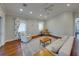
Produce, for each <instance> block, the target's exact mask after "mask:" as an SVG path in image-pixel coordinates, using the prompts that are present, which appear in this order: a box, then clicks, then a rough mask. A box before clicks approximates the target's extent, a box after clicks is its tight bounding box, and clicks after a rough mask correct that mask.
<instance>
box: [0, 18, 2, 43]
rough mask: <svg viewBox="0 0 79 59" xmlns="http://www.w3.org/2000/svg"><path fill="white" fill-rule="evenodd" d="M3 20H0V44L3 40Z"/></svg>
mask: <svg viewBox="0 0 79 59" xmlns="http://www.w3.org/2000/svg"><path fill="white" fill-rule="evenodd" d="M1 22H2V21H1V19H0V44H1V39H2V24H1Z"/></svg>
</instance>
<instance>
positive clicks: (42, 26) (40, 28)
mask: <svg viewBox="0 0 79 59" xmlns="http://www.w3.org/2000/svg"><path fill="white" fill-rule="evenodd" d="M38 28H39V31H42V30H43V28H44V22H39V24H38Z"/></svg>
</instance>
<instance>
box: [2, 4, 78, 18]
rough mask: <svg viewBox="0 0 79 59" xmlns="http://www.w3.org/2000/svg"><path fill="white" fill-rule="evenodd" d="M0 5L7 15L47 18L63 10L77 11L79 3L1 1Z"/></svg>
mask: <svg viewBox="0 0 79 59" xmlns="http://www.w3.org/2000/svg"><path fill="white" fill-rule="evenodd" d="M25 5H26V6H25ZM1 6H2V7H3V9H4V11H5V13H6V14H7V15H12V16H22V17H27V16H28V17H33V18H38V19H48V18H51V17H54V16H56V15H58V14H60V13H63V12H65V11H71V12H79V4H77V3H75V4H70V5H69V6H67V3H26V4H22V3H3V4H1ZM20 9H23V11H20Z"/></svg>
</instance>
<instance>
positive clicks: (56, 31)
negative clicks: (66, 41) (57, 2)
mask: <svg viewBox="0 0 79 59" xmlns="http://www.w3.org/2000/svg"><path fill="white" fill-rule="evenodd" d="M47 27H48V29H49V31H50V32H51V33H52V34H53V35H57V36H62V35H73V13H72V12H64V13H62V14H59V15H57V16H56V17H54V18H52V19H50V20H48V21H47Z"/></svg>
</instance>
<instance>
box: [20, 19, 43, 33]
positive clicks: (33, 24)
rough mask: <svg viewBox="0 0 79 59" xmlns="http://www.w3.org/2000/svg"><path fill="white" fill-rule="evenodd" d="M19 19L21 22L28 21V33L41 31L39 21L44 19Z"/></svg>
mask: <svg viewBox="0 0 79 59" xmlns="http://www.w3.org/2000/svg"><path fill="white" fill-rule="evenodd" d="M19 19H20V22H23V21H25V22H26V25H27V26H26V28H27V31H26V33H27V34H38V33H39V29H38V23H39V22H41V21H43V20H38V19H30V18H27V19H24V18H19ZM43 22H44V21H43Z"/></svg>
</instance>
